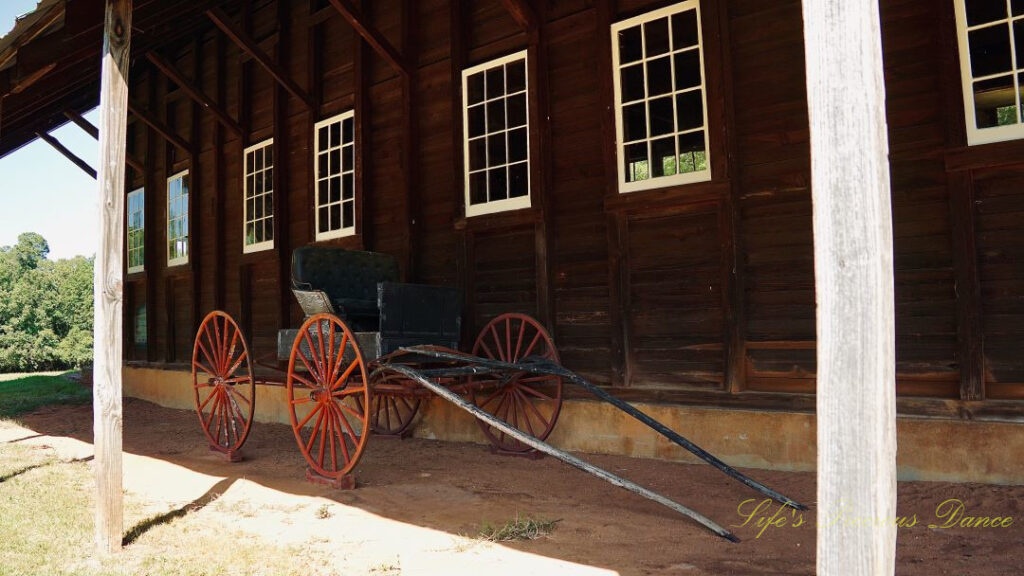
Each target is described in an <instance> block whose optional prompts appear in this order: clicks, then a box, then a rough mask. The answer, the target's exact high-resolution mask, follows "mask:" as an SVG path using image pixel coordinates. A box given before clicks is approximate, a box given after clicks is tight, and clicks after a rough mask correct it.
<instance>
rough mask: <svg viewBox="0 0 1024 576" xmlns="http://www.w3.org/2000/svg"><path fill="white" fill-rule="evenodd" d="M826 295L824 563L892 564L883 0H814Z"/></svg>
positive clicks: (810, 8) (818, 192)
mask: <svg viewBox="0 0 1024 576" xmlns="http://www.w3.org/2000/svg"><path fill="white" fill-rule="evenodd" d="M803 15H804V38H805V51H806V60H807V99H808V107H809V110H810V126H811V166H812V168H811V173H812V184H813V188H814V191H813V199H814V269H815V281H816V291H817V301H818V395H817V415H818V549H817V552H818V560H817V561H818V574H822V575H832V574H872V575H882V574H892V573H893V571H894V568H895V566H894V563H895V555H896V526H895V514H896V409H895V404H896V386H895V329H894V324H893V318H894V315H893V260H892V217H891V205H890V196H889V168H888V160H887V153H888V146H887V141H886V123H885V85H884V80H883V74H882V41H881V35H880V27H879V16H878V3H877V2H876V0H804V2H803Z"/></svg>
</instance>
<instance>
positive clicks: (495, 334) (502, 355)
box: [491, 324, 508, 362]
mask: <svg viewBox="0 0 1024 576" xmlns="http://www.w3.org/2000/svg"><path fill="white" fill-rule="evenodd" d="M491 336H492V337H494V343H495V344H496V345H497V348H498V358H499V359H500V360H501V361H502V362H508V359H506V358H505V351H504V350H502V345H501V338H499V337H498V331H497V330H495V329H494V324H491Z"/></svg>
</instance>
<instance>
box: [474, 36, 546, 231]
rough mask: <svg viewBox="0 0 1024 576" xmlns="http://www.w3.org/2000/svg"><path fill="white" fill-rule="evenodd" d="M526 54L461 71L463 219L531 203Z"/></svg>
mask: <svg viewBox="0 0 1024 576" xmlns="http://www.w3.org/2000/svg"><path fill="white" fill-rule="evenodd" d="M528 102H529V98H528V94H527V61H526V52H525V51H523V52H518V53H516V54H511V55H509V56H506V57H504V58H499V59H498V60H493V61H491V62H487V63H485V64H481V65H479V66H474V67H472V68H468V69H466V70H464V71H463V72H462V107H463V134H464V146H465V149H464V151H463V154H464V155H463V158H464V164H465V191H466V215H467V216H476V215H479V214H488V213H492V212H498V211H502V210H514V209H517V208H525V207H528V206H529V205H530V127H529V103H528Z"/></svg>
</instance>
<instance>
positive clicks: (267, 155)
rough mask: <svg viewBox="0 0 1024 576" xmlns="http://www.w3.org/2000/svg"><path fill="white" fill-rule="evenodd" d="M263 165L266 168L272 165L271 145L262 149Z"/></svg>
mask: <svg viewBox="0 0 1024 576" xmlns="http://www.w3.org/2000/svg"><path fill="white" fill-rule="evenodd" d="M263 164H264V165H265V166H268V167H269V166H273V165H274V146H273V144H268V145H267V147H266V148H264V149H263Z"/></svg>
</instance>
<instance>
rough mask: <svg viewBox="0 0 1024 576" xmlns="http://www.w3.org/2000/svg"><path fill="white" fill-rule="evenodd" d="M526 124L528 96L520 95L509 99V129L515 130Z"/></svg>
mask: <svg viewBox="0 0 1024 576" xmlns="http://www.w3.org/2000/svg"><path fill="white" fill-rule="evenodd" d="M525 124H526V94H519V95H517V96H513V97H511V98H509V99H508V127H509V128H515V127H516V126H523V125H525Z"/></svg>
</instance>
